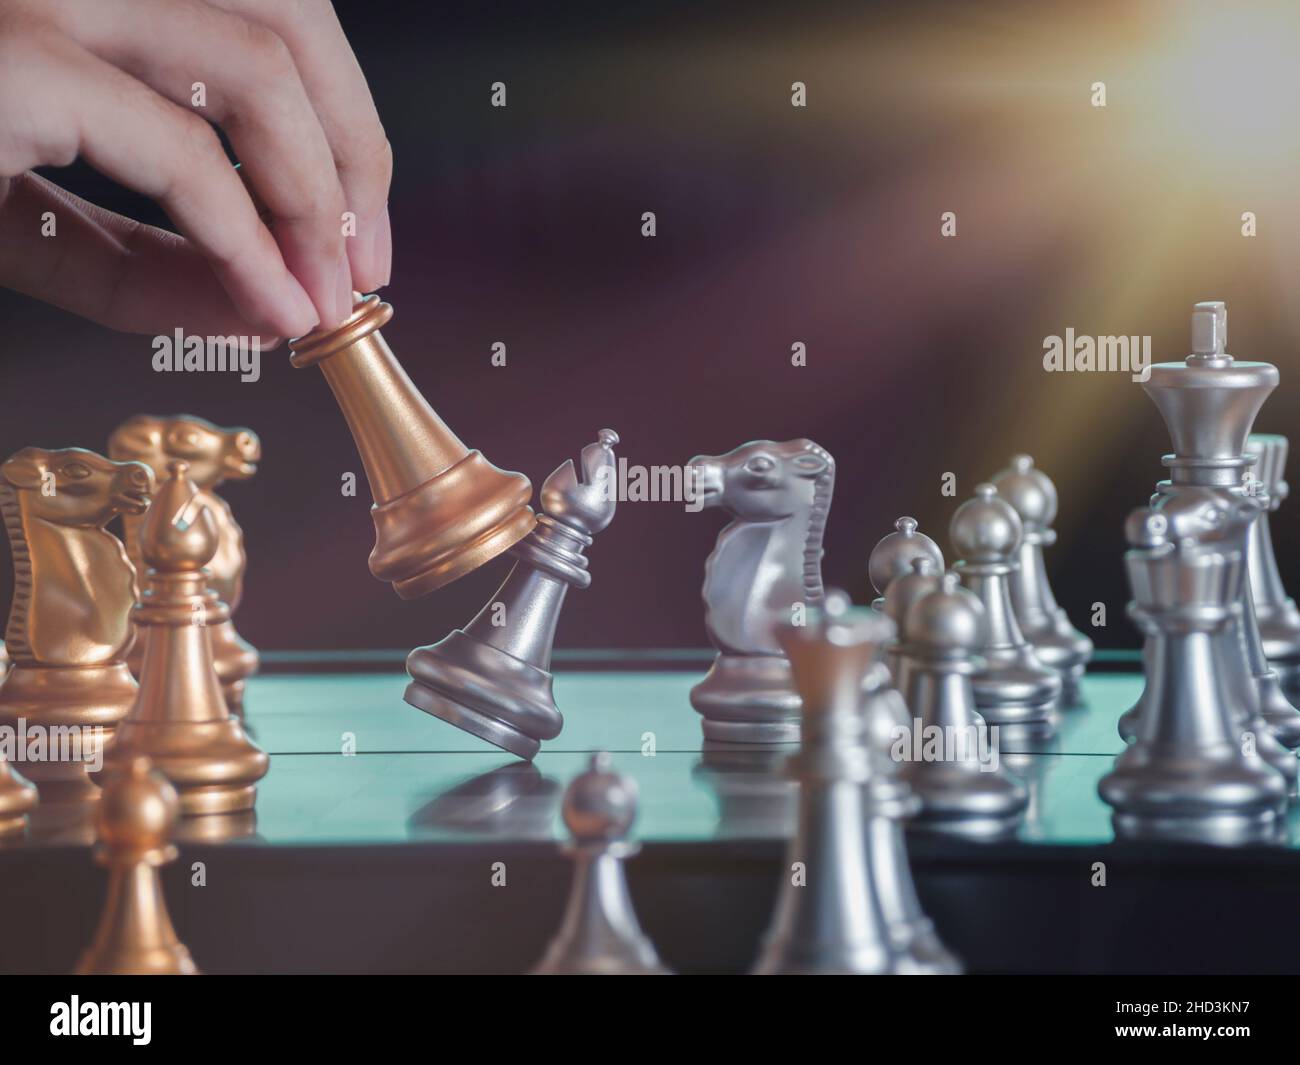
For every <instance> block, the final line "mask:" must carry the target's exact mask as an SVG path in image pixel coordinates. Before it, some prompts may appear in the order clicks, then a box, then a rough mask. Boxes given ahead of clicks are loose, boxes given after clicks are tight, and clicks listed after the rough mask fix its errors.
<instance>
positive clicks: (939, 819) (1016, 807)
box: [901, 762, 1029, 840]
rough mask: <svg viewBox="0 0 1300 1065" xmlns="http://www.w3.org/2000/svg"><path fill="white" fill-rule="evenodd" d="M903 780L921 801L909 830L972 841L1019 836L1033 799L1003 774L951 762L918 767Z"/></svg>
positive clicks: (907, 770)
mask: <svg viewBox="0 0 1300 1065" xmlns="http://www.w3.org/2000/svg"><path fill="white" fill-rule="evenodd" d="M901 775H902V778H903V779H904V780H905V781H907V783H908V784H910V785H911V787H912V791H913V792H914V793H915V794H916V795H917V797H918V798H919V799H920V800H921V810H920V812H919V813H918V814H917V815H916V816H915V817H913V818H912V820H911V821H910V822H909V823H908V826H907V827H908V829H909V830H915V831H918V832H934V833H938V834H940V835H946V836H960V837H963V838H966V839H978V840H994V839H1004V838H1006V837H1007V836H1009V835H1012V834H1014V833H1015V831H1016V829H1017V828H1018V827H1019V825H1020V822H1021V819H1022V818H1023V817H1024V813H1025V807H1026V806H1027V805H1028V801H1029V800H1028V795H1027V793H1026V792H1025V789H1024V788H1023V787H1022V786H1020V785H1019V784H1017V783H1015V782H1014V781H1012V780H1010V779H1008V778H1007V777H1006V776H1005V775H1003V774H1002V773H1001V772H982V771H981V770H980V769H979V767H978V766H973V765H958V764H954V763H951V762H948V763H943V762H912V763H909V764H908V765H906V766H904V768H903V770H902V774H901Z"/></svg>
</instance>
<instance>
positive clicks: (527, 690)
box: [405, 630, 564, 761]
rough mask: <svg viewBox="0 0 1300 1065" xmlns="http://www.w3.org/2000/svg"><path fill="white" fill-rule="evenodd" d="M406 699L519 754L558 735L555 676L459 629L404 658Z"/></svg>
mask: <svg viewBox="0 0 1300 1065" xmlns="http://www.w3.org/2000/svg"><path fill="white" fill-rule="evenodd" d="M406 669H407V672H408V673H409V674H410V676H411V683H410V684H409V685H408V686H407V689H406V695H405V699H406V702H408V703H409V704H410V705H411V706H414V707H415V708H416V709H417V710H423V711H424V712H425V713H426V714H432V715H433V716H434V717H438V718H441V719H442V720H443V721H446V722H448V723H449V724H452V725H455V726H456V727H457V728H459V729H463V730H465V731H466V732H469V733H472V734H473V735H475V736H478V737H479V738H480V739H484V740H487V741H488V742H489V743H492V744H495V745H496V746H497V747H500V748H502V749H503V750H506V751H509V752H510V753H511V754H514V755H517V756H518V757H520V758H525V759H528V760H530V761H531V760H532V759H533V758H534V757H535V756H536V754H537V752H538V750H540V749H541V743H542V741H543V740H549V739H554V738H555V737H556V736H558V735H559V734H560V729H561V728H562V727H563V725H564V719H563V718H562V717H561V716H560V711H559V710H558V709H557V708H556V706H555V696H554V695H553V694H552V689H551V686H552V678H551V674H550V673H548V672H546V671H545V670H542V669H538V668H537V667H536V666H533V665H530V664H529V663H527V662H524V661H522V660H521V659H518V658H515V657H514V656H513V655H510V654H507V653H506V652H505V651H502V650H501V649H500V648H497V647H493V646H492V645H491V644H486V643H484V642H483V641H481V640H477V639H475V638H474V637H473V636H470V635H469V634H468V633H465V632H462V631H460V630H457V631H456V632H453V633H452V634H451V635H450V636H448V637H447V638H446V639H444V640H440V641H439V642H438V643H436V644H434V645H432V646H431V647H417V648H416V649H415V650H414V651H412V652H411V653H410V655H409V656H408V657H407V660H406Z"/></svg>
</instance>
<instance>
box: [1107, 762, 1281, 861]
mask: <svg viewBox="0 0 1300 1065" xmlns="http://www.w3.org/2000/svg"><path fill="white" fill-rule="evenodd" d="M1234 750H1235V749H1234ZM1097 791H1098V793H1099V794H1100V795H1101V798H1102V799H1103V800H1104V801H1105V802H1106V803H1108V804H1109V805H1110V806H1112V807H1114V809H1115V814H1114V817H1113V821H1114V824H1115V831H1116V833H1117V834H1120V833H1122V834H1123V835H1124V838H1126V839H1164V840H1186V841H1194V842H1208V843H1220V844H1224V845H1232V844H1236V843H1243V842H1252V841H1256V840H1267V839H1271V838H1272V837H1273V835H1274V834H1275V833H1276V829H1277V824H1276V822H1277V820H1278V818H1279V816H1280V815H1281V813H1282V812H1283V811H1284V810H1285V808H1286V796H1287V784H1286V782H1285V781H1284V780H1283V777H1282V775H1281V774H1280V773H1275V772H1274V771H1273V770H1272V769H1270V768H1269V767H1268V766H1267V765H1265V764H1264V763H1262V762H1260V761H1257V760H1244V759H1243V760H1236V759H1232V760H1228V759H1223V760H1218V759H1212V758H1203V759H1196V758H1188V757H1182V758H1179V759H1178V760H1177V761H1176V762H1174V761H1170V762H1168V763H1161V762H1158V761H1155V760H1154V759H1153V758H1152V757H1151V756H1150V755H1149V754H1148V753H1147V752H1146V751H1144V750H1143V749H1142V748H1139V747H1132V748H1130V749H1129V750H1128V751H1126V752H1124V753H1123V754H1121V755H1120V756H1119V758H1118V759H1117V760H1116V763H1115V768H1114V769H1113V770H1111V772H1110V773H1108V774H1107V775H1106V776H1104V777H1102V779H1101V781H1100V783H1099V784H1098V785H1097Z"/></svg>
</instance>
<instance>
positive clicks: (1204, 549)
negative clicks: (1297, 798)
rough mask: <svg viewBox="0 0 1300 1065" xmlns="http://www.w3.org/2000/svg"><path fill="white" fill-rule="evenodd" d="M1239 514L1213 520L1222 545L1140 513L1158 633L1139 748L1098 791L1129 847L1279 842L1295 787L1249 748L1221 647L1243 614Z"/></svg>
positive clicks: (1132, 536) (1142, 554) (1145, 577)
mask: <svg viewBox="0 0 1300 1065" xmlns="http://www.w3.org/2000/svg"><path fill="white" fill-rule="evenodd" d="M1250 520H1251V514H1250V511H1249V508H1246V507H1244V506H1242V505H1241V504H1240V503H1239V504H1238V505H1237V506H1236V507H1234V508H1233V509H1232V510H1229V509H1226V508H1225V509H1221V510H1219V511H1217V512H1216V513H1215V514H1213V515H1212V524H1213V525H1214V526H1216V527H1217V528H1218V530H1221V531H1222V533H1223V535H1222V537H1221V538H1220V539H1218V540H1217V541H1214V540H1208V539H1206V540H1202V539H1198V538H1196V537H1193V536H1189V537H1185V538H1181V539H1179V538H1177V537H1176V536H1172V537H1171V533H1175V530H1173V529H1171V527H1170V524H1169V521H1168V519H1167V518H1166V516H1165V515H1164V514H1162V513H1160V512H1159V511H1157V510H1154V509H1152V508H1142V509H1140V510H1138V511H1135V512H1134V513H1133V514H1132V515H1131V516H1130V518H1129V521H1128V527H1127V530H1126V532H1127V537H1128V542H1129V544H1130V545H1131V546H1130V550H1129V551H1128V553H1127V554H1126V555H1125V558H1124V561H1125V565H1126V567H1127V570H1128V577H1129V584H1130V586H1131V587H1132V590H1133V598H1134V602H1135V603H1136V604H1137V607H1138V610H1139V611H1140V612H1141V616H1142V618H1143V619H1144V622H1145V624H1146V625H1148V626H1149V627H1150V628H1151V629H1153V630H1154V631H1155V632H1156V633H1157V638H1156V639H1154V640H1153V641H1151V644H1150V648H1151V650H1150V655H1149V658H1148V663H1147V664H1148V670H1149V671H1148V673H1147V691H1146V700H1145V703H1144V707H1143V710H1142V714H1141V716H1140V718H1139V719H1138V721H1137V729H1138V733H1137V736H1136V737H1135V739H1134V742H1133V745H1132V746H1131V747H1129V748H1128V749H1127V750H1126V751H1124V752H1123V753H1122V754H1121V755H1120V756H1119V757H1118V758H1117V759H1116V760H1115V767H1114V768H1113V769H1112V770H1111V771H1110V772H1109V773H1108V774H1107V775H1106V776H1104V777H1102V779H1101V781H1100V783H1099V784H1098V789H1097V790H1098V792H1099V793H1100V795H1101V797H1102V799H1104V800H1105V801H1106V802H1107V803H1109V804H1110V805H1111V807H1113V808H1114V818H1113V820H1114V825H1115V833H1116V835H1117V836H1118V837H1120V838H1132V839H1176V840H1190V841H1198V842H1207V843H1219V844H1235V843H1246V842H1261V841H1269V840H1272V839H1274V838H1275V837H1276V834H1277V832H1278V830H1279V826H1280V824H1281V820H1280V819H1281V817H1282V815H1283V812H1284V810H1285V807H1286V797H1287V790H1288V784H1287V782H1286V780H1285V778H1284V777H1283V775H1282V774H1281V773H1280V772H1278V771H1277V770H1276V769H1274V768H1273V767H1271V766H1270V765H1269V764H1268V763H1266V762H1265V761H1264V760H1263V759H1261V758H1260V757H1258V756H1257V755H1255V754H1252V753H1249V750H1250V745H1249V744H1247V743H1243V736H1242V727H1241V721H1240V716H1239V712H1238V709H1237V706H1236V705H1235V703H1234V701H1233V699H1232V697H1231V695H1230V692H1229V690H1228V688H1227V686H1226V681H1227V677H1226V676H1225V671H1224V669H1223V668H1222V662H1221V661H1220V659H1221V655H1220V653H1219V650H1218V647H1217V644H1218V643H1219V642H1220V637H1221V634H1222V633H1223V632H1224V631H1225V630H1226V629H1227V628H1228V626H1229V625H1230V624H1231V623H1232V621H1233V619H1234V617H1235V616H1236V615H1237V614H1238V613H1239V611H1240V592H1241V589H1240V585H1241V584H1242V583H1243V581H1244V567H1243V558H1242V553H1241V551H1240V549H1239V546H1238V545H1237V544H1235V543H1234V542H1233V537H1232V536H1231V534H1230V533H1229V526H1230V525H1232V524H1238V525H1245V524H1246V523H1248V522H1249V521H1250Z"/></svg>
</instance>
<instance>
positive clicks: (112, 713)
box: [0, 662, 139, 784]
mask: <svg viewBox="0 0 1300 1065" xmlns="http://www.w3.org/2000/svg"><path fill="white" fill-rule="evenodd" d="M138 690H139V689H138V686H137V685H136V682H135V680H134V678H132V676H131V671H130V670H129V669H127V667H126V665H125V663H121V662H119V663H116V664H114V665H111V666H36V665H28V664H25V663H21V662H20V663H18V664H17V665H15V666H14V668H13V669H12V670H11V671H10V673H9V676H8V677H7V678H6V679H5V682H4V685H3V687H0V724H3V725H8V726H10V727H12V728H14V729H19V730H20V731H21V729H20V726H19V722H20V721H22V722H23V723H24V725H25V727H28V728H30V727H33V726H40V727H41V728H43V729H47V730H48V729H50V728H52V727H74V728H77V729H78V730H79V731H78V732H77V733H76V734H75V735H76V736H77V739H78V743H79V745H80V751H79V753H80V758H79V759H76V760H63V761H60V760H58V759H53V758H51V759H49V760H46V761H25V762H24V763H23V773H24V775H25V776H26V777H27V778H28V779H29V780H31V781H33V782H34V783H36V784H44V783H45V782H46V781H51V782H53V781H68V780H77V779H82V780H84V779H85V777H86V764H87V763H98V761H99V759H100V756H101V754H102V753H103V750H104V748H105V747H106V746H107V744H108V742H109V740H110V739H111V738H112V736H113V730H114V728H115V727H116V726H117V725H118V723H119V722H120V721H122V719H123V718H125V717H126V715H127V713H128V712H129V711H130V709H131V705H132V704H133V703H134V702H135V698H136V693H137V692H138Z"/></svg>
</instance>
